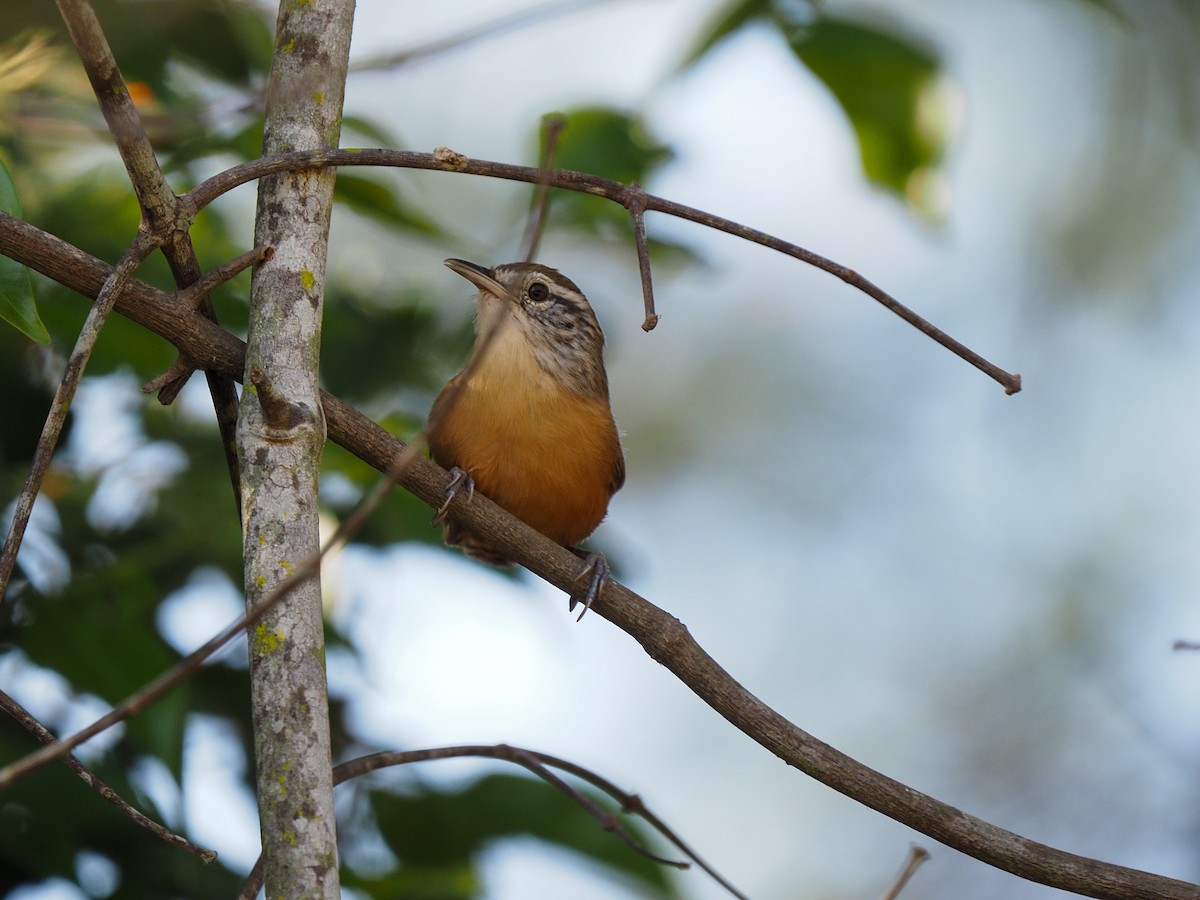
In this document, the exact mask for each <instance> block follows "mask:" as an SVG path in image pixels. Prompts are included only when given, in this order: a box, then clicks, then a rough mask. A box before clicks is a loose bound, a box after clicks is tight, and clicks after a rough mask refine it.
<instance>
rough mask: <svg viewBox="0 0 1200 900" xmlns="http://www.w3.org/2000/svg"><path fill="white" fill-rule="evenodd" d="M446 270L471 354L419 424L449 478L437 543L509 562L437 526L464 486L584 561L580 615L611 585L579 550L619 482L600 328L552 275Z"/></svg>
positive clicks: (449, 525)
mask: <svg viewBox="0 0 1200 900" xmlns="http://www.w3.org/2000/svg"><path fill="white" fill-rule="evenodd" d="M445 264H446V266H447V267H448V268H449V269H450V270H451V271H453V272H455V273H457V274H458V275H461V276H462V277H463V278H466V279H467V280H468V281H469V282H471V283H472V284H473V285H474V286H475V287H476V288H477V289H478V295H477V297H476V317H475V335H476V337H475V346H474V349H473V351H472V355H471V358H470V360H469V361H468V362H467V365H466V366H465V367H464V368H463V370H462V371H461V372H459V373H458V374H457V375H455V376H454V377H453V378H451V379H450V380H449V382H447V384H446V386H445V387H444V388H443V389H442V391H441V392H440V393H439V394H438V396H437V398H436V399H435V400H434V402H433V406H432V408H431V410H430V413H429V419H428V426H427V429H428V440H429V449H430V455H431V456H432V458H433V460H434V462H436V463H438V465H440V466H442V467H443V468H445V469H448V470H449V471H450V473H451V480H450V486H449V489H448V490H447V495H446V502H445V503H444V504H443V505H442V507H441V508H440V509H439V510H438V513H437V515H436V516H434V520H433V521H434V524H442V525H444V537H445V541H446V543H447V544H448V545H450V546H460V547H461V548H462V550H463V552H464V553H466V554H467V555H468V556H471V557H474V558H476V559H479V560H482V561H483V562H486V563H489V564H491V565H495V566H506V565H511V561H510V560H509V559H507V558H506V556H505V554H504V553H503V552H501V551H500V550H499V549H497V548H496V547H494V546H492V545H491V544H489V543H488V541H487V540H486V538H484V537H483V536H481V535H478V534H475V533H473V532H471V531H470V530H468V529H466V528H464V527H462V526H461V525H460V524H459V523H457V522H455V521H447V512H448V508H449V506H450V503H451V501H452V500H453V499H454V497H455V496H456V495H457V494H458V493H459V492H460V491H461V490H463V489H465V490H466V492H467V497H468V500H469V499H470V497H471V496H473V493H474V491H476V490H478V491H479V492H480V493H481V494H483V495H484V496H485V497H487V498H488V499H489V500H492V501H493V502H495V503H496V504H498V505H499V506H501V507H503V508H504V509H506V510H508V511H509V512H510V513H512V514H513V515H515V516H517V518H519V519H521V520H522V521H524V522H525V523H526V524H527V525H530V526H532V527H533V528H535V529H537V530H538V531H540V532H541V533H542V534H544V535H545V536H546V537H548V538H550V539H552V540H554V541H556V542H557V543H559V544H561V545H562V546H564V547H566V548H567V549H569V550H571V551H572V552H574V553H575V554H576V555H577V556H579V557H580V558H581V559H583V560H584V561H585V564H584V567H583V569H582V570H581V572H580V575H579V578H580V579H581V580H583V579H585V578H586V579H588V582H589V584H588V589H587V592H586V594H584V595H583V596H582V597H579V596H577V595H572V597H571V602H570V607H569V608H570V609H572V610H573V609H574V608H575V605H576V603H577V602H583V610H582V611H581V612H580V614H579V618H581V619H582V618H583V615H584V614H585V613H586V612H587V611H588V609H589V608H590V607H591V605H592V601H593V600H594V599H595V598H596V596H597V595H598V594H599V592H600V591H601V590H602V589H603V585H604V583H605V582H606V581H607V580H608V577H609V567H608V563H607V561H606V560H605V559H604V557H603V555H601V554H599V553H596V552H594V551H584V550H581V549H580V548H579V547H578V546H577V545H578V544H579V542H580V541H582V540H584V539H585V538H586V537H588V536H589V535H590V534H591V533H592V532H593V531H594V530H595V529H596V526H597V525H599V524H600V522H601V520H603V519H604V517H605V515H606V514H607V512H608V505H609V501H610V500H611V499H612V496H613V495H614V494H615V493H616V492H617V491H618V490H620V488H621V486H622V485H623V484H624V483H625V457H624V454H623V453H622V450H621V440H620V434H619V432H618V430H617V425H616V421H615V420H614V418H613V413H612V405H611V403H610V400H609V392H608V374H607V372H606V371H605V368H604V332H603V330H601V328H600V322H599V320H598V319H597V318H596V314H595V312H594V311H593V310H592V306H591V304H590V303H589V302H588V300H587V297H585V296H584V294H583V291H581V290H580V289H579V288H578V287H577V286H576V285H575V283H574V282H573V281H571V279H569V278H567V277H566V276H565V275H563V274H562V273H561V272H559V271H558V270H557V269H552V268H550V267H549V266H544V265H541V264H540V263H534V262H515V263H507V264H504V265H498V266H496V267H494V268H490V269H489V268H487V267H485V266H481V265H478V264H476V263H472V262H467V261H466V260H462V259H447V260H446V261H445Z"/></svg>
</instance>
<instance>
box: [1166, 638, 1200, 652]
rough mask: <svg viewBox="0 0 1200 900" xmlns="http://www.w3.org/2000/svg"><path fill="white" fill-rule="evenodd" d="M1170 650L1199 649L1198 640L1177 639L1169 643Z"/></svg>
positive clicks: (1199, 643)
mask: <svg viewBox="0 0 1200 900" xmlns="http://www.w3.org/2000/svg"><path fill="white" fill-rule="evenodd" d="M1171 649H1172V650H1200V641H1185V640H1182V639H1180V640H1178V641H1176V642H1175V643H1174V644H1172V645H1171Z"/></svg>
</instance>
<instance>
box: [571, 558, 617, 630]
mask: <svg viewBox="0 0 1200 900" xmlns="http://www.w3.org/2000/svg"><path fill="white" fill-rule="evenodd" d="M576 552H578V553H579V555H580V556H583V558H584V560H585V562H584V564H583V568H582V569H580V570H579V574H578V575H577V576H575V580H576V581H580V580H582V579H584V578H587V577H588V576H589V575H590V576H591V580H590V581H589V583H588V589H587V593H585V594H584V595H583V597H582V598H579V597H576V596H575V595H572V596H571V602H570V604H569V605H568V606H567V612H573V611H574V610H575V606H576V604H579V603H582V604H583V609H582V610H581V611H580V613H579V617H578V618H576V619H575V621H576V622H578V621H580V620H581V619H582V618H583V617H584V616H585V615H587V611H588V610H589V609H591V608H592V601H593V600H595V599H596V598H597V597H599V596H600V591H601V590H603V589H604V583H605V582H606V581H608V576H609V568H608V560H606V559H605V558H604V556H603V555H602V554H600V553H596V552H594V551H593V552H585V551H576Z"/></svg>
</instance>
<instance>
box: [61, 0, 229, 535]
mask: <svg viewBox="0 0 1200 900" xmlns="http://www.w3.org/2000/svg"><path fill="white" fill-rule="evenodd" d="M57 3H58V9H59V13H60V15H62V18H63V21H64V22H65V23H66V26H67V32H68V33H69V34H70V36H71V40H72V42H73V43H74V44H75V50H76V52H77V53H78V54H79V60H80V62H81V63H83V68H84V71H85V72H86V73H87V77H88V81H89V82H91V85H92V91H93V92H94V93H95V95H96V102H97V104H98V105H99V106H100V112H101V113H102V114H103V115H104V121H105V122H106V123H107V124H108V130H109V131H110V132H111V133H112V136H113V140H114V142H115V143H116V146H117V150H118V152H119V153H120V154H121V160H122V161H123V162H124V163H125V171H126V172H127V173H128V175H129V182H130V184H131V185H132V186H133V192H134V195H135V196H136V197H137V201H138V206H139V207H140V208H141V210H142V219H143V223H144V226H145V228H146V229H147V230H148V231H149V232H150V233H151V234H152V235H154V236H155V237H156V238H157V243H158V245H159V247H160V248H161V249H162V252H163V255H164V256H165V257H166V258H167V263H168V265H169V266H170V268H171V273H172V275H173V276H174V278H175V284H176V285H177V286H179V287H186V286H187V285H190V284H193V283H194V282H196V281H198V280H199V279H200V275H201V271H200V262H199V260H197V259H196V251H195V248H194V247H193V246H192V239H191V236H190V235H189V233H188V229H187V228H186V227H182V228H181V227H178V226H179V223H180V218H179V198H178V197H176V195H175V192H174V191H172V190H171V188H170V186H169V185H168V184H167V181H166V178H165V177H164V175H163V172H162V168H161V167H160V166H159V164H158V158H157V157H156V156H155V154H154V148H153V147H152V146H151V145H150V138H149V136H148V135H147V134H146V129H145V128H144V127H143V125H142V118H141V116H140V115H139V114H138V111H137V107H136V106H134V103H133V98H132V97H130V95H129V88H128V86H127V85H126V84H125V79H124V78H123V77H122V76H121V70H120V69H119V68H118V67H117V61H116V59H115V58H114V57H113V54H112V50H111V49H110V48H109V46H108V41H107V40H106V39H105V37H104V31H103V29H102V28H101V27H100V22H99V20H98V19H97V18H96V13H95V11H94V10H93V9H92V6H91V3H90V2H88V0H57ZM193 302H195V303H197V304H198V308H199V309H200V311H201V312H202V313H203V314H204V315H205V316H206V317H207V318H209V319H211V320H212V321H214V322H215V321H217V314H216V310H215V309H214V308H213V305H212V301H211V300H210V299H209V297H208V291H204V292H203V293H201V294H200V296H199V297H198V298H196V300H195V301H193ZM192 371H193V367H192V366H190V365H188V363H187V361H186V360H182V359H180V360H176V361H175V364H174V365H172V366H171V368H170V369H169V370H168V371H167V374H166V375H165V376H164V377H162V378H160V379H156V381H158V382H159V385H160V386H159V389H158V399H159V402H161V403H163V404H170V403H171V402H172V401H173V400H174V399H175V397H176V396H178V394H179V392H180V391H181V390H182V389H183V386H184V384H186V383H187V380H188V378H189V377H191V374H192ZM205 378H206V379H207V380H208V391H209V394H210V395H211V396H212V401H213V409H214V411H215V412H216V416H217V426H218V428H219V429H220V432H221V446H222V448H223V452H224V454H225V463H226V466H227V467H228V469H229V477H230V482H231V484H232V486H233V501H234V503H235V504H237V509H238V514H239V515H241V494H240V492H239V489H238V469H237V458H236V457H235V456H234V453H233V446H234V440H235V435H234V426H235V425H236V423H237V393H236V391H235V390H234V383H233V380H232V379H230V378H228V377H226V376H224V375H221V374H219V373H216V372H205Z"/></svg>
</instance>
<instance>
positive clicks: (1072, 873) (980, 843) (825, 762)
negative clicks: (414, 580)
mask: <svg viewBox="0 0 1200 900" xmlns="http://www.w3.org/2000/svg"><path fill="white" fill-rule="evenodd" d="M0 253H3V254H5V255H6V256H9V257H11V258H13V259H16V260H18V261H19V262H22V263H24V264H26V265H29V266H31V267H32V268H35V269H37V270H38V271H40V272H42V273H43V274H46V275H48V276H49V277H51V278H54V279H55V280H56V281H59V282H60V283H62V284H64V285H66V286H67V287H70V288H72V289H74V290H76V291H78V292H80V293H82V294H84V295H86V296H89V297H95V296H96V294H97V293H98V292H99V290H100V286H101V285H102V284H103V283H104V281H105V279H106V278H107V277H108V275H109V274H110V272H111V269H110V268H109V267H108V266H107V265H106V264H105V263H103V262H101V261H99V260H97V259H95V258H93V257H91V256H89V255H87V254H85V253H83V252H82V251H80V250H78V249H76V248H74V247H71V246H70V245H69V244H66V243H65V242H63V241H61V240H59V239H58V238H55V237H53V236H51V235H48V234H45V233H44V232H41V231H40V230H39V229H36V228H34V227H33V226H31V225H28V224H26V223H24V222H21V221H20V220H17V219H14V218H13V217H12V216H8V215H5V214H0ZM117 310H118V311H119V312H120V313H121V314H122V315H125V316H127V317H128V318H130V319H132V320H134V321H136V322H139V323H140V324H142V325H144V326H145V327H147V328H149V329H151V330H152V331H155V332H156V333H158V334H160V335H162V336H164V337H165V338H167V339H168V340H170V341H172V342H173V343H175V344H176V346H178V347H179V348H180V349H181V350H183V352H185V353H187V354H188V355H189V357H190V358H192V359H196V360H199V361H202V362H203V363H204V364H206V365H209V366H211V367H213V368H215V369H217V370H219V371H224V372H237V371H241V369H242V367H243V365H244V348H243V345H242V342H241V341H240V340H238V339H237V338H236V337H234V336H233V335H230V334H228V333H226V332H224V331H222V330H221V329H220V328H218V327H217V326H215V325H213V324H212V323H211V322H208V321H206V320H205V319H203V318H202V317H200V316H197V315H192V314H189V313H187V312H186V311H181V310H178V309H177V308H174V307H173V306H172V304H170V302H169V301H168V300H167V299H166V295H164V294H163V293H162V292H160V291H157V290H155V289H154V288H151V287H150V286H148V285H145V284H142V283H141V282H137V281H131V282H130V284H129V285H128V287H127V289H126V291H125V292H124V293H123V294H122V295H121V297H120V298H119V299H118V302H117ZM322 403H323V405H324V408H325V416H326V421H327V423H328V427H329V436H330V438H332V439H333V440H334V441H336V442H337V443H338V444H340V445H341V446H343V447H345V448H346V449H347V450H349V451H350V452H351V453H353V454H355V455H356V456H358V457H359V458H360V459H363V460H365V461H366V462H368V463H370V464H371V465H372V466H374V467H376V468H377V469H380V470H381V471H386V470H387V469H388V467H389V466H390V465H391V464H392V462H393V461H394V460H395V459H397V457H398V456H400V455H402V454H404V453H405V452H406V450H405V445H404V444H403V443H402V442H401V441H399V440H397V439H396V438H394V437H392V436H391V435H390V434H388V433H387V432H386V431H384V430H383V429H382V428H380V427H379V426H378V425H376V424H375V423H374V422H372V421H370V420H369V419H367V418H366V417H365V416H363V415H362V414H361V413H359V412H358V411H357V410H355V409H353V408H352V407H351V406H349V405H348V404H346V403H343V402H342V401H340V400H338V399H337V398H336V397H334V396H333V395H331V394H328V393H326V392H323V393H322ZM410 459H411V462H410V464H409V466H408V467H407V469H406V470H405V472H404V473H403V474H402V475H401V477H400V483H401V484H403V485H404V487H405V488H407V489H408V490H409V491H410V492H412V493H413V494H415V495H416V496H417V497H419V498H421V499H422V500H423V501H424V502H425V503H427V504H429V505H430V506H431V507H433V508H436V507H437V506H438V505H440V503H441V502H442V499H443V498H444V496H445V491H446V486H447V483H448V481H449V478H448V476H447V474H446V473H445V471H443V470H442V469H441V468H440V467H438V466H437V465H436V464H434V463H433V462H431V461H430V460H427V459H425V458H423V457H419V456H417V455H415V454H412V455H411V457H410ZM452 515H455V516H456V517H457V518H458V519H459V521H461V522H462V523H463V524H464V525H466V526H467V527H469V528H470V529H471V530H472V531H476V532H478V533H480V534H486V535H487V537H488V541H489V543H492V544H493V545H494V546H496V547H497V548H498V549H499V550H501V551H502V552H504V553H505V554H506V555H511V558H513V559H516V560H517V561H518V562H520V563H521V564H522V565H524V566H525V567H526V568H528V569H529V570H530V571H532V572H534V573H536V574H537V575H539V576H541V577H542V578H544V579H546V580H547V581H549V582H550V583H552V584H554V585H556V586H558V587H559V588H561V589H562V590H564V591H567V592H568V593H569V592H570V591H571V589H572V588H573V587H574V586H575V585H574V584H573V581H574V579H575V577H576V575H577V573H578V568H579V561H578V559H577V558H576V557H575V556H574V554H572V553H570V552H569V551H567V550H565V549H564V548H562V547H559V546H558V545H557V544H555V543H554V542H553V541H550V540H549V539H547V538H545V537H543V536H542V535H540V534H538V533H537V532H536V531H534V530H533V529H531V528H530V527H529V526H527V525H525V524H524V523H523V522H521V521H520V520H518V519H516V518H514V517H513V516H511V515H509V514H508V513H507V512H505V511H504V510H502V509H501V508H500V507H498V506H496V505H495V504H494V503H492V502H491V501H489V500H488V499H487V498H486V497H483V496H477V497H476V498H475V500H474V502H472V503H470V504H461V505H458V506H457V507H456V508H455V509H454V510H453V511H452ZM593 609H594V610H595V611H596V612H597V613H599V614H600V615H602V616H603V617H604V618H606V619H608V620H609V621H610V622H612V623H613V624H615V625H617V627H619V628H621V629H622V630H623V631H625V632H626V633H627V634H629V635H630V636H631V637H633V638H634V639H635V640H636V641H638V643H640V644H641V645H642V646H643V647H644V648H645V649H646V651H647V652H648V653H649V654H650V655H651V656H652V657H653V658H654V659H656V660H658V661H659V662H660V663H662V664H663V665H664V666H665V667H666V668H668V669H669V670H670V671H672V672H673V673H675V674H676V675H677V676H678V677H679V678H680V680H681V681H683V682H684V683H685V684H686V685H687V686H688V687H689V688H690V689H691V690H692V691H694V692H695V693H696V695H697V696H699V697H700V698H701V699H702V700H704V702H706V703H707V704H708V705H709V706H711V707H712V708H713V709H714V710H716V711H717V712H718V713H720V714H721V715H722V716H723V717H725V718H726V719H727V720H728V721H729V722H731V723H732V724H733V725H734V726H735V727H737V728H738V729H739V730H741V731H742V732H743V733H745V734H746V735H747V736H749V737H750V738H751V739H753V740H754V741H756V742H757V743H758V744H760V745H761V746H763V747H765V748H766V749H768V750H770V751H771V752H772V753H774V754H775V755H776V756H778V757H779V758H780V759H782V760H783V761H784V762H786V763H788V764H789V765H791V766H794V767H795V768H798V769H800V770H801V771H803V772H805V773H806V774H808V775H810V776H811V777H813V778H815V779H817V780H818V781H820V782H821V783H823V784H825V785H827V786H829V787H831V788H833V789H834V790H837V791H839V792H840V793H843V794H845V795H846V796H847V797H850V798H852V799H854V800H856V801H857V802H859V803H862V804H863V805H865V806H868V807H870V808H871V809H874V810H877V811H878V812H881V813H883V814H884V815H886V816H888V817H889V818H892V819H895V820H896V821H898V822H901V823H903V824H906V825H908V826H910V827H912V828H914V829H916V830H917V831H920V832H921V833H923V834H925V835H927V836H929V837H931V838H933V839H934V840H937V841H939V842H941V843H943V844H945V845H946V846H948V847H951V848H953V849H956V850H959V851H961V852H963V853H965V854H967V855H969V856H972V857H974V858H976V859H978V860H980V861H982V862H984V863H987V864H988V865H992V866H995V867H997V868H1000V869H1003V870H1005V871H1008V872H1011V873H1012V874H1014V875H1018V876H1020V877H1022V878H1026V879H1028V880H1031V881H1035V882H1038V883H1041V884H1046V885H1050V886H1052V887H1057V888H1060V889H1062V890H1068V891H1074V892H1075V893H1079V894H1083V895H1086V896H1091V897H1102V898H1114V900H1195V898H1196V897H1197V895H1198V893H1200V890H1198V888H1197V886H1196V885H1194V884H1188V883H1187V882H1184V881H1179V880H1177V879H1172V878H1166V877H1163V876H1160V875H1154V874H1150V873H1147V872H1141V871H1138V870H1136V869H1130V868H1127V867H1124V866H1118V865H1113V864H1111V863H1106V862H1102V861H1100V860H1094V859H1088V858H1087V857H1082V856H1078V855H1076V854H1073V853H1067V852H1065V851H1062V850H1057V849H1055V848H1053V847H1049V846H1047V845H1045V844H1040V843H1037V842H1035V841H1031V840H1028V839H1026V838H1023V837H1021V836H1020V835H1017V834H1014V833H1012V832H1010V831H1006V830H1004V829H1002V828H998V827H996V826H995V825H991V824H989V823H987V822H985V821H983V820H981V819H978V818H976V817H974V816H971V815H968V814H967V813H964V812H962V811H961V810H958V809H955V808H954V807H952V806H949V805H948V804H945V803H942V802H941V801H938V800H936V799H934V798H933V797H929V796H927V795H925V794H922V793H920V792H919V791H916V790H914V789H912V788H910V787H908V786H906V785H904V784H902V783H900V782H898V781H895V780H894V779H891V778H889V777H887V776H886V775H883V774H881V773H879V772H876V771H874V770H873V769H870V768H869V767H867V766H864V765H862V764H861V763H859V762H857V761H855V760H854V759H851V758H850V757H848V756H846V755H845V754H843V753H841V752H840V751H838V750H836V749H835V748H833V747H831V746H829V745H828V744H825V743H823V742H822V741H820V740H818V739H817V738H815V737H813V736H812V735H809V734H807V733H806V732H804V731H803V730H801V729H800V728H798V727H796V726H795V725H793V724H792V723H791V722H789V721H788V720H787V719H785V718H784V717H783V716H781V715H780V714H779V713H777V712H775V711H774V710H773V709H771V708H770V707H768V706H767V705H766V704H764V703H763V702H762V701H761V700H759V699H758V698H757V697H755V696H754V695H753V694H751V693H750V692H749V691H747V690H746V688H744V687H743V686H742V685H741V684H739V683H738V682H737V681H736V680H735V679H734V678H733V677H732V676H730V675H729V673H727V672H726V671H725V670H724V669H722V668H721V667H720V666H719V665H718V664H717V663H716V662H715V661H714V660H713V659H712V658H711V657H709V656H708V654H707V653H705V652H704V650H703V649H702V648H701V647H700V646H699V645H698V644H697V643H696V642H695V640H694V639H693V638H692V637H691V635H690V634H688V631H687V629H686V628H685V627H684V625H683V624H682V623H681V622H679V621H678V620H677V619H675V618H674V617H673V616H670V615H669V614H667V613H665V612H664V611H662V610H660V609H658V608H657V607H655V606H653V605H652V604H650V603H649V602H647V601H646V600H644V599H643V598H641V597H639V596H638V595H637V594H635V593H633V592H632V591H630V590H629V589H628V588H626V587H624V586H623V585H621V584H620V583H618V582H615V581H613V582H610V583H609V584H608V586H607V587H606V588H605V589H604V591H603V592H602V594H601V596H600V597H598V598H597V599H596V602H595V604H594V606H593ZM12 769H13V766H9V767H7V768H6V769H5V770H4V771H3V772H0V784H3V783H5V781H4V779H5V777H6V775H7V774H8V773H9V772H10V770H12Z"/></svg>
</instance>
